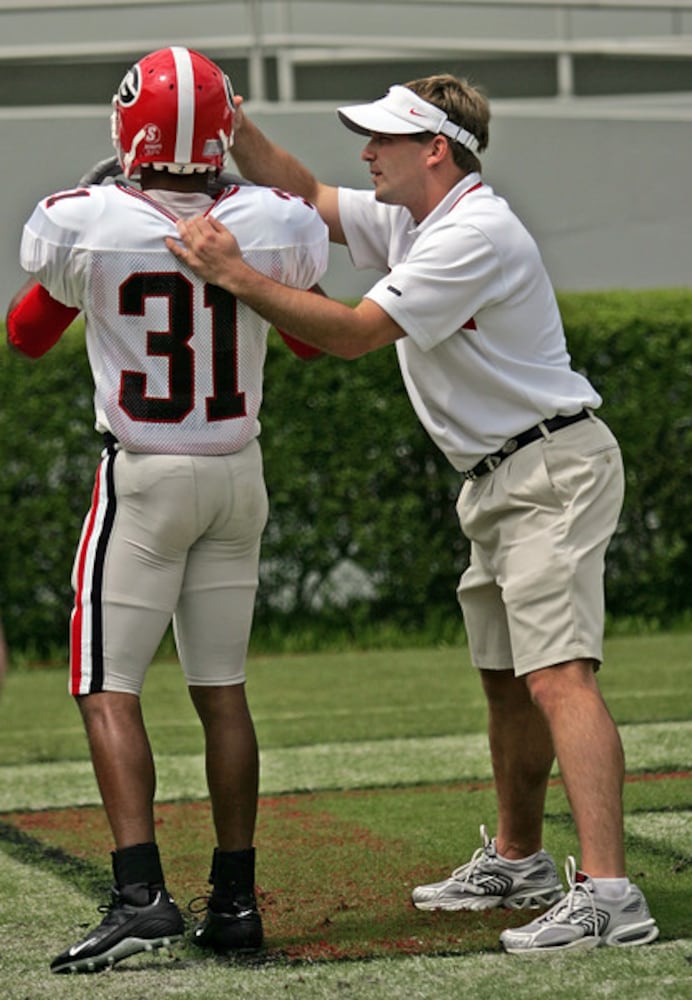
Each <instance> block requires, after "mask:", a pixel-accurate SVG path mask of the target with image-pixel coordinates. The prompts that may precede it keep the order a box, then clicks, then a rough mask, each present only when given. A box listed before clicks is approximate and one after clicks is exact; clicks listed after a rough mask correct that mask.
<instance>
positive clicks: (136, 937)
mask: <svg viewBox="0 0 692 1000" xmlns="http://www.w3.org/2000/svg"><path fill="white" fill-rule="evenodd" d="M145 888H147V887H145V886H125V887H124V888H123V889H122V890H120V889H116V888H113V889H112V890H111V893H112V897H111V902H110V903H109V904H108V905H107V906H102V907H99V910H100V911H101V912H103V911H105V913H106V915H105V917H104V918H103V920H102V921H101V923H100V924H99V925H98V927H94V929H93V930H91V931H89V933H88V934H87V936H86V937H85V938H84V939H83V940H81V941H78V942H77V944H73V945H72V947H70V948H68V949H67V950H66V951H63V952H62V954H60V955H58V956H57V957H56V958H54V959H53V961H52V962H51V963H50V968H51V971H52V972H99V971H100V970H101V969H106V968H109V967H110V966H112V965H115V963H116V962H120V961H121V960H122V959H124V958H129V956H130V955H136V954H138V953H139V952H143V951H154V950H155V949H157V948H164V947H168V945H171V944H173V943H174V942H175V941H179V940H180V939H181V938H182V936H183V931H184V929H185V928H184V924H183V918H182V916H181V914H180V911H179V909H178V907H177V906H176V905H175V903H174V902H173V900H172V899H171V897H170V896H169V895H168V893H167V892H166V890H165V889H164V888H161V889H158V890H157V891H156V893H155V895H154V898H153V899H152V900H151V902H148V903H144V904H143V905H137V903H136V902H135V900H137V899H138V898H139V899H141V898H142V892H141V890H142V889H145ZM137 890H140V891H137ZM145 898H148V893H147V896H146V897H145Z"/></svg>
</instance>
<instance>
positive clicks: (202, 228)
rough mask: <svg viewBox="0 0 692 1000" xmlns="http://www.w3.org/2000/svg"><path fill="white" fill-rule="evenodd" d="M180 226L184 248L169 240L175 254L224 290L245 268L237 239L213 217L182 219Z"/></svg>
mask: <svg viewBox="0 0 692 1000" xmlns="http://www.w3.org/2000/svg"><path fill="white" fill-rule="evenodd" d="M176 225H177V228H178V233H179V234H180V240H181V242H182V244H183V245H182V246H181V245H180V243H178V242H177V241H176V240H174V239H173V238H172V237H170V236H167V237H166V246H167V247H168V249H169V250H170V251H171V253H172V254H174V255H175V256H176V257H177V258H178V260H180V261H182V262H183V263H184V264H187V266H188V267H190V268H191V269H192V270H193V271H194V272H195V274H197V275H199V277H200V278H203V279H204V280H205V281H208V282H210V284H212V285H221V286H222V287H223V286H224V284H225V281H228V280H229V279H230V278H232V275H233V269H234V267H235V266H236V265H237V264H243V258H242V254H241V252H240V247H239V246H238V241H237V240H236V238H235V236H234V235H233V234H232V233H231V232H230V230H228V229H227V228H226V227H225V226H224V225H223V224H222V223H221V222H219V221H218V219H215V218H214V217H213V216H203V215H197V216H195V217H194V218H192V219H179V220H178V222H177V224H176Z"/></svg>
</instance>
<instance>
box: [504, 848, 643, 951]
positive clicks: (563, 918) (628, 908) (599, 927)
mask: <svg viewBox="0 0 692 1000" xmlns="http://www.w3.org/2000/svg"><path fill="white" fill-rule="evenodd" d="M565 871H566V873H567V881H568V883H569V886H570V890H569V892H568V893H567V895H566V896H565V898H564V899H562V900H560V902H559V903H556V905H555V906H553V907H552V908H551V909H550V910H548V912H547V913H544V914H543V915H542V916H540V917H538V918H537V919H536V920H532V921H531V923H530V924H526V925H525V926H524V927H518V928H517V929H516V930H506V931H503V932H502V934H501V935H500V943H501V945H502V947H503V948H504V950H505V951H508V952H510V954H512V955H523V954H532V955H536V954H552V953H553V952H556V951H569V950H571V951H577V950H580V949H581V950H586V949H588V948H597V947H599V945H619V946H620V947H632V946H633V945H638V944H649V943H650V942H651V941H655V940H656V938H657V937H658V927H657V926H656V923H655V921H654V919H653V917H652V916H651V914H650V913H649V908H648V906H647V905H646V900H645V899H644V896H643V894H642V892H641V891H640V890H639V889H638V888H637V886H636V885H630V887H629V888H628V890H627V893H626V894H625V897H624V899H618V900H612V899H603V898H601V897H599V896H597V895H596V891H595V887H594V883H593V882H592V881H591V879H590V878H589V877H588V875H585V874H584V873H583V872H578V871H577V866H576V863H575V860H574V858H572V857H569V858H567V864H566V865H565Z"/></svg>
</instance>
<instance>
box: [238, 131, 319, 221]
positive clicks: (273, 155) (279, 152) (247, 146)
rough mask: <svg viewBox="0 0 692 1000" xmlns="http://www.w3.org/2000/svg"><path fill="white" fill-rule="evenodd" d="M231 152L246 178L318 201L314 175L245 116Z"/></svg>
mask: <svg viewBox="0 0 692 1000" xmlns="http://www.w3.org/2000/svg"><path fill="white" fill-rule="evenodd" d="M231 154H232V156H233V159H234V160H235V162H236V163H237V165H238V169H239V170H240V172H241V174H242V175H243V177H247V179H248V180H250V181H253V182H254V183H255V184H263V185H265V186H267V187H280V188H281V189H282V190H284V191H290V192H291V193H292V194H299V195H301V196H302V197H303V198H307V200H308V201H312V202H314V201H315V199H316V194H317V179H316V178H315V176H314V175H313V174H312V173H311V172H310V171H309V170H308V169H307V167H304V166H303V164H302V163H300V161H299V160H297V159H296V158H295V156H292V155H291V154H290V153H288V152H287V151H286V150H285V149H282V148H281V147H280V146H276V145H275V144H274V143H273V142H270V141H269V139H267V137H266V135H265V134H264V133H263V132H262V131H260V129H258V128H257V126H256V125H254V124H253V123H252V122H251V121H249V119H248V118H246V117H245V115H243V118H242V122H241V124H240V125H239V126H238V130H237V132H236V133H235V138H234V142H233V145H232V146H231Z"/></svg>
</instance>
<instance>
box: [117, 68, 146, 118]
mask: <svg viewBox="0 0 692 1000" xmlns="http://www.w3.org/2000/svg"><path fill="white" fill-rule="evenodd" d="M141 85H142V78H141V75H140V72H139V66H138V65H137V63H135V65H134V66H133V67H132V68H131V69H128V71H127V73H126V74H125V76H124V77H123V81H122V83H121V84H120V86H119V87H118V93H117V98H118V102H119V103H120V104H122V105H123V107H125V106H127V105H129V104H134V103H135V101H136V100H137V98H138V97H139V92H140V89H141Z"/></svg>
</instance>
